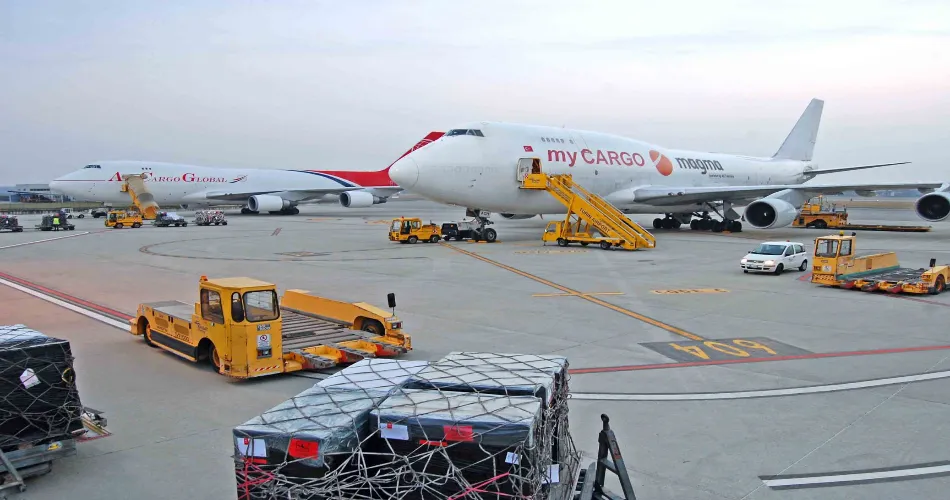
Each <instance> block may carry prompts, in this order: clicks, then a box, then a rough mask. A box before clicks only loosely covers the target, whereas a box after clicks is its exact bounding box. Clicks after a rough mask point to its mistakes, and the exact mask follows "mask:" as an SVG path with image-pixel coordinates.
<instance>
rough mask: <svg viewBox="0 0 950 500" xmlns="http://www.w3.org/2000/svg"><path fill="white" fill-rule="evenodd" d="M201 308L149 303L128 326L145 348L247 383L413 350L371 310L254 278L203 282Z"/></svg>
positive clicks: (396, 324)
mask: <svg viewBox="0 0 950 500" xmlns="http://www.w3.org/2000/svg"><path fill="white" fill-rule="evenodd" d="M198 290H199V301H198V302H196V303H194V304H188V303H185V302H179V301H174V300H173V301H164V302H152V303H143V304H140V305H139V307H138V312H137V314H136V315H135V317H134V318H132V319H131V320H129V322H130V324H131V333H132V334H133V335H141V336H142V337H143V338H144V339H145V343H146V344H148V345H149V346H152V347H158V348H161V349H164V350H166V351H169V352H171V353H172V354H175V355H177V356H180V357H182V358H184V359H187V360H189V361H194V362H198V361H204V360H207V361H209V362H210V363H211V366H212V367H213V368H214V369H215V371H217V372H218V373H221V374H224V375H228V376H231V377H235V378H240V379H246V378H252V377H261V376H265V375H274V374H278V373H287V372H294V371H298V370H320V369H326V368H332V367H334V366H337V365H341V364H348V363H353V362H356V361H359V360H361V359H364V358H373V357H392V356H397V355H399V354H402V353H406V352H408V351H410V350H411V349H412V342H411V339H410V337H409V335H406V334H404V333H402V321H400V320H399V318H397V317H396V316H395V307H396V298H395V295H394V294H389V296H388V299H389V306H390V307H391V308H392V309H393V314H390V313H389V312H387V311H385V310H382V309H379V308H377V307H374V306H372V305H370V304H367V303H365V302H357V303H348V302H340V301H336V300H332V299H327V298H324V297H318V296H316V295H312V294H310V293H309V292H307V291H305V290H287V291H286V292H285V293H284V295H283V297H281V298H280V301H279V303H278V298H277V287H276V286H275V285H274V284H273V283H267V282H264V281H259V280H256V279H253V278H244V277H240V278H219V279H210V280H209V279H208V278H207V277H205V276H202V277H201V278H200V280H199V282H198Z"/></svg>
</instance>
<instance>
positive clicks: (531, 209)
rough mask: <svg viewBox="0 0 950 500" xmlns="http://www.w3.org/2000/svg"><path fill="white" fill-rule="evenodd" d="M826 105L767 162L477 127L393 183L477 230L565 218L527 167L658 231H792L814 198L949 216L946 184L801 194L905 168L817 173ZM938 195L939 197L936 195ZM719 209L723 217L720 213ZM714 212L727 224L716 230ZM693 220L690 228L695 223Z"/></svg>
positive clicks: (405, 168) (557, 132)
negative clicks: (527, 179) (896, 192)
mask: <svg viewBox="0 0 950 500" xmlns="http://www.w3.org/2000/svg"><path fill="white" fill-rule="evenodd" d="M823 106H824V102H823V101H821V100H819V99H812V101H811V103H809V105H808V107H807V108H806V109H805V112H804V113H803V114H802V116H801V118H799V119H798V122H797V123H796V124H795V126H794V128H792V131H791V132H790V133H789V134H788V137H787V138H786V139H785V142H784V143H782V146H781V147H780V148H779V149H778V151H777V152H776V153H775V155H774V156H772V157H771V158H756V157H749V156H741V155H731V154H722V153H704V152H695V151H683V150H675V149H668V148H664V147H661V146H658V145H655V144H650V143H647V142H644V141H639V140H634V139H628V138H626V137H620V136H617V135H611V134H605V133H600V132H590V131H584V130H571V129H565V128H556V127H545V126H535V125H522V124H510V123H499V122H474V123H469V124H464V125H461V126H459V127H455V128H453V129H450V130H449V131H448V132H446V133H445V135H444V136H442V137H441V138H440V139H439V140H437V141H434V142H432V143H431V144H428V145H427V146H426V147H424V148H420V149H418V150H416V151H414V152H412V153H411V154H409V155H406V156H405V157H403V158H402V159H400V160H398V161H397V162H396V163H395V164H394V165H393V166H392V168H391V169H390V172H389V175H390V177H391V178H392V179H393V180H394V181H395V182H396V183H398V184H399V186H400V187H402V188H403V189H405V190H406V191H407V192H415V193H417V194H419V195H421V196H424V197H426V198H429V199H431V200H433V201H438V202H441V203H446V204H450V205H456V206H461V207H466V208H467V209H468V211H467V215H472V216H476V217H478V218H479V220H480V221H481V222H482V223H483V224H482V225H481V226H480V228H479V229H480V230H484V231H485V235H484V236H483V237H484V238H485V239H488V240H489V241H490V240H493V239H494V238H495V236H496V232H495V231H494V230H492V229H490V228H485V227H484V224H485V223H490V221H488V220H487V218H486V217H487V215H488V214H489V213H490V212H499V213H500V214H501V216H502V217H504V218H507V219H524V218H531V217H534V216H535V215H537V214H564V213H565V211H566V209H565V207H564V206H563V205H562V204H561V203H559V202H558V201H557V200H555V199H554V197H552V196H551V195H549V194H548V193H545V192H543V191H535V190H525V189H519V180H520V179H523V178H524V175H525V173H526V172H527V170H528V169H529V168H530V165H531V161H532V159H540V160H541V163H542V171H543V172H544V173H549V174H572V175H573V178H574V180H575V181H576V182H578V183H579V184H580V185H582V186H583V187H585V188H586V189H588V190H589V191H592V192H593V193H595V194H597V195H599V196H602V197H604V198H605V199H606V200H607V201H609V202H610V203H612V204H613V205H614V206H615V207H617V208H618V209H619V210H621V211H623V212H624V213H628V214H632V213H640V214H665V218H657V219H655V220H654V221H653V226H654V228H656V229H660V228H664V229H675V228H679V227H680V225H681V224H689V225H690V227H691V228H692V229H697V230H713V231H723V230H731V231H740V230H741V229H742V223H741V222H739V220H738V219H740V216H739V214H737V213H736V212H735V211H734V210H733V208H732V207H733V205H734V204H736V205H741V204H745V203H748V202H750V201H751V203H748V204H747V205H746V209H745V213H744V219H745V221H746V222H747V223H748V224H749V225H751V226H752V227H754V228H759V229H769V228H779V227H784V226H787V225H789V224H791V223H792V222H793V221H794V220H795V218H796V217H797V216H798V213H799V207H801V205H802V204H803V203H804V201H806V200H807V199H808V198H810V197H812V196H815V195H817V194H840V193H842V192H844V191H851V190H854V191H857V192H858V193H859V194H861V195H868V194H871V193H872V192H873V191H875V190H884V189H909V188H916V189H918V190H919V192H921V193H930V194H926V195H925V196H922V197H920V198H919V199H918V200H917V203H916V212H917V214H918V215H919V216H920V217H921V218H923V219H926V220H928V221H932V222H934V221H941V220H944V219H945V218H946V217H947V216H948V215H950V194H948V193H947V190H948V188H950V184H947V183H942V182H912V183H856V184H820V183H817V184H807V185H806V184H804V183H805V182H806V181H809V180H811V179H813V178H815V177H816V176H819V175H822V174H829V173H835V172H846V171H850V170H861V169H866V168H876V167H883V166H888V165H901V164H905V163H909V162H901V163H885V164H879V165H862V166H852V167H839V168H828V169H821V170H818V169H815V168H814V165H813V164H812V150H813V149H814V146H815V139H816V136H817V135H818V124H819V121H820V119H821V112H822V108H823ZM935 190H936V192H934V191H935ZM719 209H721V212H720V211H719ZM709 212H716V213H718V215H719V216H720V217H721V218H722V219H723V221H717V220H714V219H713V218H711V217H710V216H709ZM694 217H696V218H694Z"/></svg>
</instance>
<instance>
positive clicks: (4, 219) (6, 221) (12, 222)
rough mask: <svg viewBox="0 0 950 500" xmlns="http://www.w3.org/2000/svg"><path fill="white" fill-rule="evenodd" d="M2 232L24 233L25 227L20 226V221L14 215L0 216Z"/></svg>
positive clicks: (0, 229)
mask: <svg viewBox="0 0 950 500" xmlns="http://www.w3.org/2000/svg"><path fill="white" fill-rule="evenodd" d="M0 231H10V232H13V233H22V232H23V226H21V225H20V220H19V219H17V218H16V217H15V216H13V215H0Z"/></svg>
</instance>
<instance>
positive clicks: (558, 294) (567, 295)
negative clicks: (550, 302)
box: [531, 292, 623, 297]
mask: <svg viewBox="0 0 950 500" xmlns="http://www.w3.org/2000/svg"><path fill="white" fill-rule="evenodd" d="M591 295H623V292H588V293H535V294H533V295H531V296H532V297H589V296H591Z"/></svg>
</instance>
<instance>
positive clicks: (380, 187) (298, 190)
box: [50, 132, 442, 215]
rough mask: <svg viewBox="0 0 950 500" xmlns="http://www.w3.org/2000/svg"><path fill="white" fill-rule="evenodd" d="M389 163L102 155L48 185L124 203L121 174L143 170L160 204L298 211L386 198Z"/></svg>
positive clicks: (432, 136)
mask: <svg viewBox="0 0 950 500" xmlns="http://www.w3.org/2000/svg"><path fill="white" fill-rule="evenodd" d="M441 136H442V132H430V133H429V134H428V135H427V136H425V138H423V139H422V140H421V141H419V142H418V143H416V145H415V146H413V147H412V149H410V150H409V151H406V152H405V153H403V155H402V156H400V158H402V157H403V156H406V155H407V154H409V153H411V152H412V151H414V150H416V149H418V148H421V147H422V146H425V145H426V144H428V143H430V142H432V141H434V140H436V139H438V138H439V137H441ZM397 161H398V159H397ZM390 167H391V165H390ZM390 167H387V168H384V169H383V170H378V171H374V172H368V171H347V170H333V171H329V170H270V169H237V168H218V167H200V166H195V165H182V164H175V163H161V162H151V161H103V162H99V163H95V164H90V165H86V166H85V167H83V168H81V169H79V170H77V171H75V172H72V173H69V174H67V175H65V176H63V177H60V178H58V179H56V180H54V181H53V182H51V183H50V190H51V191H52V192H55V193H60V194H64V195H66V196H70V197H72V198H73V199H75V200H77V201H96V202H102V203H113V204H114V203H120V204H121V203H126V204H127V203H129V201H130V198H129V195H128V193H125V192H122V191H121V187H122V184H123V182H122V176H124V175H129V174H144V180H145V186H146V187H147V188H148V190H149V192H150V193H151V194H152V196H154V197H155V201H156V202H157V203H158V204H159V205H160V206H166V205H176V206H181V207H183V208H188V207H189V206H194V207H202V206H215V205H235V204H246V206H245V207H244V208H242V209H241V213H258V212H269V213H271V214H284V215H288V214H289V215H293V214H297V213H299V212H300V210H299V209H298V208H297V204H299V203H301V202H315V201H319V200H320V199H322V198H323V197H325V196H327V195H338V196H339V198H340V204H341V205H343V206H344V207H347V208H365V207H369V206H371V205H375V204H378V203H385V202H386V200H387V199H388V198H389V197H390V196H392V195H393V194H395V193H397V192H399V191H401V190H402V188H401V187H399V186H397V185H396V183H394V182H393V181H392V179H390V177H389V175H388V173H389V168H390Z"/></svg>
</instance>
